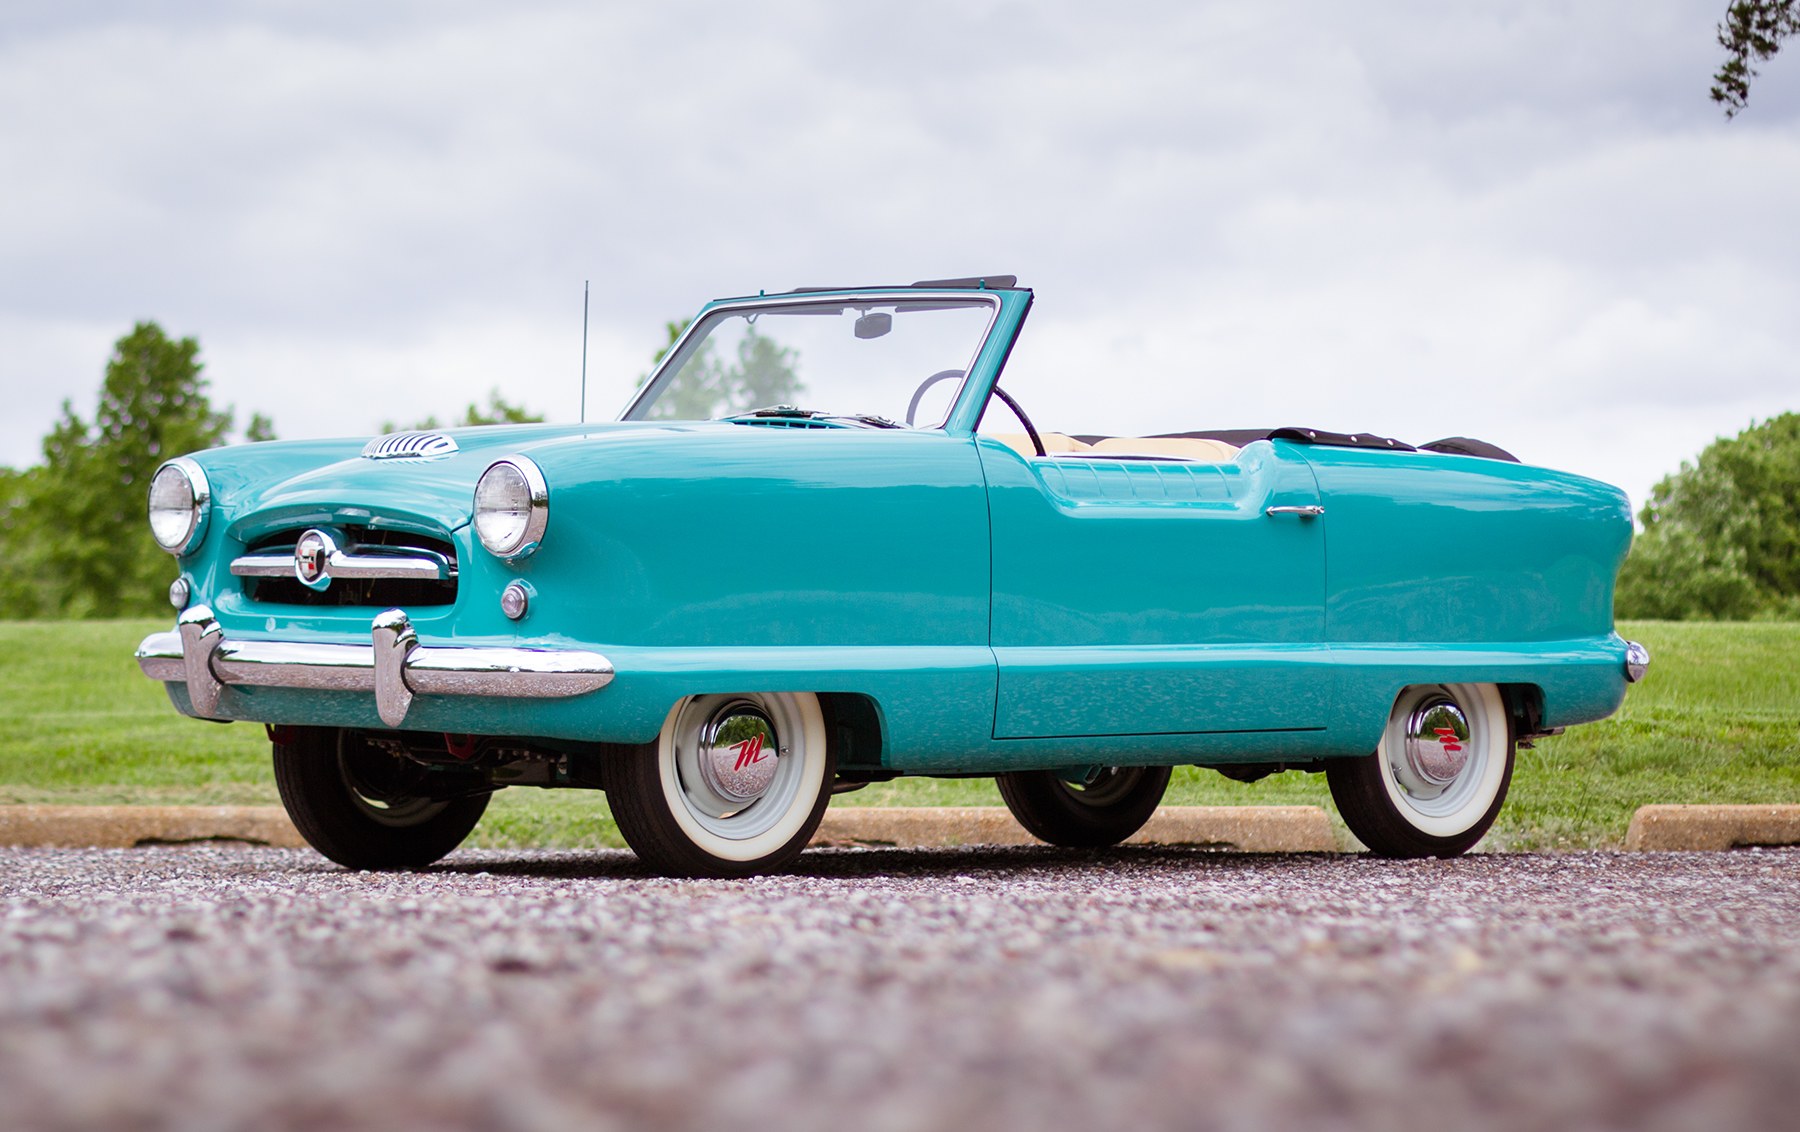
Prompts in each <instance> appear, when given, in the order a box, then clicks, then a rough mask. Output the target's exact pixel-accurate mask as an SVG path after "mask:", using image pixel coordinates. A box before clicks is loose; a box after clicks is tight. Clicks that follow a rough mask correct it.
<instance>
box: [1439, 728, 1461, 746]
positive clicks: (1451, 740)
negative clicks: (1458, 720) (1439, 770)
mask: <svg viewBox="0 0 1800 1132" xmlns="http://www.w3.org/2000/svg"><path fill="white" fill-rule="evenodd" d="M1437 737H1438V742H1439V743H1442V744H1443V745H1444V750H1446V751H1460V750H1462V741H1461V740H1459V739H1458V738H1457V737H1456V728H1454V727H1439V728H1437Z"/></svg>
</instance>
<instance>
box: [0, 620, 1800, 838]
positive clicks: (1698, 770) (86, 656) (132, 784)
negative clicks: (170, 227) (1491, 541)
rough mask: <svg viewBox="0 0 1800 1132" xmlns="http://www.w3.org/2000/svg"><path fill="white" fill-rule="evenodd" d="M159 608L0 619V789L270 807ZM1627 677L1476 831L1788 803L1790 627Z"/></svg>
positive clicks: (941, 795) (1552, 742) (503, 820)
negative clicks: (167, 650) (136, 613)
mask: <svg viewBox="0 0 1800 1132" xmlns="http://www.w3.org/2000/svg"><path fill="white" fill-rule="evenodd" d="M164 628H167V624H166V623H164V622H161V621H85V622H82V621H76V622H56V623H45V622H0V688H4V689H5V692H4V695H3V698H0V707H3V709H4V710H0V803H6V802H57V803H79V804H92V805H97V804H102V803H157V802H164V803H181V804H206V805H218V804H269V803H274V802H275V801H276V796H275V783H274V778H273V776H272V775H271V773H270V770H269V756H268V742H267V740H266V739H265V738H264V735H263V731H262V728H260V727H256V726H253V725H251V724H244V723H239V724H233V725H230V726H223V725H220V724H210V723H200V722H196V721H194V720H190V719H186V718H183V717H181V716H179V715H177V714H176V713H175V710H174V709H173V708H172V707H170V706H169V703H168V701H167V699H166V698H165V697H164V695H163V692H162V688H161V686H160V685H158V684H155V683H152V682H151V681H149V680H146V679H144V677H143V676H142V675H141V674H139V672H138V670H137V665H136V664H135V663H134V662H133V661H132V659H131V651H132V648H133V647H134V646H135V645H136V644H137V642H138V641H139V640H140V639H141V638H142V637H143V636H144V635H145V634H146V633H150V632H154V631H156V630H158V629H164ZM1621 632H1624V633H1625V634H1626V635H1627V636H1630V637H1633V638H1635V639H1637V640H1641V641H1643V642H1644V643H1645V644H1647V645H1649V646H1650V651H1651V653H1652V655H1653V657H1654V660H1653V663H1652V665H1651V672H1650V676H1649V677H1648V679H1646V680H1645V681H1644V683H1642V684H1640V685H1638V686H1636V687H1634V688H1633V689H1632V691H1631V693H1630V695H1629V696H1628V698H1627V699H1626V703H1625V707H1624V709H1623V710H1622V711H1620V713H1619V714H1618V715H1617V716H1615V717H1613V718H1612V719H1609V720H1606V721H1604V722H1602V723H1595V724H1589V725H1587V726H1585V727H1577V728H1573V729H1571V730H1570V731H1569V733H1568V734H1566V735H1563V736H1560V737H1558V738H1555V739H1548V740H1544V741H1542V742H1540V743H1539V745H1538V748H1537V749H1536V750H1532V751H1520V752H1519V761H1518V767H1517V770H1516V772H1515V773H1514V775H1513V786H1512V795H1511V798H1510V800H1509V801H1508V802H1507V804H1506V808H1505V809H1504V810H1502V811H1501V814H1500V821H1499V823H1498V825H1497V826H1496V827H1495V833H1494V836H1493V838H1492V839H1491V844H1493V845H1497V846H1500V847H1505V848H1577V847H1595V846H1612V845H1617V844H1619V843H1620V842H1622V841H1623V839H1624V837H1625V827H1626V824H1627V822H1629V820H1630V818H1631V813H1632V811H1633V810H1635V809H1636V808H1637V807H1638V806H1640V805H1644V804H1645V803H1650V802H1800V624H1792V623H1786V624H1778V623H1751V624H1705V623H1672V622H1648V623H1643V622H1640V623H1631V624H1627V625H1623V626H1621ZM1167 802H1168V803H1169V804H1171V805H1264V806H1266V805H1285V804H1294V803H1301V804H1315V805H1323V806H1326V807H1327V808H1329V807H1330V795H1329V793H1328V792H1327V790H1326V788H1325V781H1324V776H1322V775H1308V774H1301V773H1298V772H1289V773H1286V774H1278V775H1273V776H1271V777H1269V778H1266V779H1263V780H1262V781H1261V782H1256V783H1250V784H1244V783H1237V782H1232V781H1230V780H1229V779H1226V778H1224V777H1222V776H1221V775H1219V774H1217V773H1215V772H1213V771H1207V770H1199V769H1196V768H1192V767H1186V768H1181V769H1178V770H1177V771H1176V772H1175V778H1174V781H1173V782H1172V783H1171V784H1170V788H1169V795H1168V798H1167ZM834 804H835V805H879V806H919V805H999V804H1000V796H999V794H998V792H997V791H996V790H995V789H994V785H993V783H992V782H991V781H989V780H986V779H915V780H906V781H900V782H891V783H881V784H877V785H875V786H871V787H869V788H868V789H866V790H860V791H857V792H855V793H851V794H845V795H842V796H840V797H839V798H837V799H836V800H835V802H834ZM474 843H476V844H480V845H487V846H494V847H513V846H525V845H601V844H608V845H617V844H619V840H618V833H617V831H616V829H614V827H613V824H612V821H611V819H610V818H609V817H608V816H607V811H606V801H605V798H604V797H603V796H602V795H600V794H597V793H593V792H589V791H584V790H568V791H552V790H530V789H513V790H506V791H502V792H501V793H500V794H499V795H497V796H496V797H495V799H494V802H493V804H492V805H491V806H490V807H489V810H488V816H487V817H486V818H485V819H483V821H482V824H481V827H480V828H479V829H477V830H476V833H475V837H474Z"/></svg>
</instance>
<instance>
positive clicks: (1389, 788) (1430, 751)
mask: <svg viewBox="0 0 1800 1132" xmlns="http://www.w3.org/2000/svg"><path fill="white" fill-rule="evenodd" d="M1514 746H1515V744H1514V742H1513V733H1512V717H1511V715H1510V714H1509V713H1508V712H1507V710H1506V701H1505V699H1504V698H1502V696H1501V695H1500V689H1499V688H1498V687H1496V686H1495V685H1493V684H1420V685H1415V686H1414V687H1411V688H1407V689H1406V690H1404V691H1402V692H1401V693H1400V696H1399V698H1398V699H1396V700H1395V701H1394V707H1393V710H1392V711H1390V712H1389V713H1388V722H1387V727H1386V729H1385V730H1384V731H1383V732H1382V735H1381V744H1380V746H1379V747H1378V748H1377V749H1376V751H1375V753H1374V754H1372V755H1365V756H1363V757H1362V758H1358V759H1331V760H1329V761H1327V762H1326V764H1325V778H1326V781H1327V782H1329V783H1330V784H1331V797H1332V800H1333V801H1335V802H1336V803H1337V807H1338V812H1339V813H1340V814H1342V815H1343V818H1344V824H1345V825H1348V826H1349V827H1350V832H1351V833H1354V834H1355V835H1356V836H1357V838H1358V839H1359V840H1360V841H1361V842H1362V843H1363V844H1364V845H1367V846H1368V847H1369V850H1370V852H1372V853H1375V854H1376V855H1377V856H1382V857H1455V856H1457V855H1459V854H1462V853H1466V852H1468V851H1469V850H1470V849H1471V848H1473V847H1474V845H1475V843H1476V842H1477V841H1480V840H1481V838H1482V836H1483V835H1484V834H1486V833H1487V831H1488V827H1489V826H1491V825H1493V824H1494V818H1495V817H1496V816H1497V815H1498V814H1499V813H1500V806H1501V804H1502V803H1504V802H1505V801H1506V790H1507V787H1508V786H1509V785H1510V784H1511V782H1512V768H1513V750H1514Z"/></svg>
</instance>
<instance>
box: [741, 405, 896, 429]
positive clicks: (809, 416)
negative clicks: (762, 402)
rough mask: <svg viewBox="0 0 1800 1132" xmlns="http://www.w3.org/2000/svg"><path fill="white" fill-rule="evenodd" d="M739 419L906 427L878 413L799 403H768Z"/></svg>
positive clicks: (743, 414)
mask: <svg viewBox="0 0 1800 1132" xmlns="http://www.w3.org/2000/svg"><path fill="white" fill-rule="evenodd" d="M737 416H738V418H739V419H742V418H744V417H759V418H762V419H764V420H770V419H774V420H795V421H855V422H856V423H858V424H866V425H869V426H871V427H873V428H905V427H907V426H905V425H903V424H901V423H900V422H899V421H894V420H889V419H888V418H886V417H884V416H880V415H878V414H876V413H828V412H826V411H825V410H824V409H802V408H800V407H799V406H797V405H768V406H766V407H764V408H761V409H752V410H750V411H749V412H748V413H738V414H737Z"/></svg>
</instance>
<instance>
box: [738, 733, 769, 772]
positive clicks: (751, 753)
mask: <svg viewBox="0 0 1800 1132" xmlns="http://www.w3.org/2000/svg"><path fill="white" fill-rule="evenodd" d="M731 749H732V750H734V751H736V752H737V762H736V763H735V764H733V766H732V768H731V769H732V770H743V769H744V768H745V767H747V766H754V765H755V764H757V763H759V762H762V761H763V760H764V759H766V758H768V757H769V753H768V752H767V751H765V750H763V741H762V736H761V735H755V736H752V737H751V738H748V739H745V740H744V741H743V742H742V743H737V744H734V745H733V746H732V748H731Z"/></svg>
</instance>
